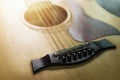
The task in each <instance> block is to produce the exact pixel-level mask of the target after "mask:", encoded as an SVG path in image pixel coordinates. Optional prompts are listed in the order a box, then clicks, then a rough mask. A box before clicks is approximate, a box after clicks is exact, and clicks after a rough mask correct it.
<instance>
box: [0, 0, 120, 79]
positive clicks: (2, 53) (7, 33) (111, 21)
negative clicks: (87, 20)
mask: <svg viewBox="0 0 120 80" xmlns="http://www.w3.org/2000/svg"><path fill="white" fill-rule="evenodd" d="M34 1H35V0H30V1H29V0H19V1H18V0H12V1H11V0H1V1H0V80H119V79H120V76H119V74H120V71H119V68H120V64H119V61H120V54H119V52H120V41H119V40H120V37H119V35H114V36H105V37H101V38H98V39H95V40H94V41H90V42H93V43H94V42H99V41H101V40H103V39H106V40H108V41H109V42H110V43H112V44H114V45H115V46H116V49H109V50H105V51H102V52H100V54H101V55H99V56H97V57H95V58H94V59H93V58H92V60H88V61H86V62H84V63H83V64H82V65H81V64H79V62H80V61H81V60H82V61H84V59H86V58H89V57H93V55H94V54H98V53H96V52H95V50H94V49H93V48H89V47H88V48H87V50H88V51H93V53H92V54H91V53H89V54H88V53H87V54H83V56H84V58H78V57H80V54H79V52H78V53H77V58H76V54H74V53H70V54H68V52H69V51H70V52H71V51H74V50H75V49H76V47H77V48H81V47H80V46H81V45H87V44H89V42H88V43H87V42H84V43H83V42H82V43H81V42H79V41H80V40H77V39H75V38H74V37H73V36H71V34H69V31H68V29H69V26H70V25H71V24H72V21H73V17H72V16H73V15H72V14H70V13H68V11H69V10H70V9H69V8H67V9H66V7H62V8H61V7H59V6H51V5H50V4H51V3H47V4H48V5H49V6H50V8H47V6H44V7H42V6H43V5H41V7H40V8H41V10H43V8H46V9H47V10H49V12H44V10H43V12H44V13H42V12H40V11H39V14H40V15H44V16H47V17H49V16H51V17H52V16H56V17H52V20H51V18H47V19H46V18H45V17H43V16H40V15H38V16H36V15H34V12H36V14H38V12H37V8H38V7H37V6H39V5H35V7H34V6H33V7H32V8H33V9H34V10H35V11H34V12H33V11H32V9H29V8H30V7H31V6H30V4H31V3H33V2H34ZM52 1H53V3H54V4H58V5H59V0H58V2H57V1H55V0H52ZM61 1H62V0H61ZM63 1H65V0H63ZM76 1H77V2H78V3H79V4H80V5H81V7H82V8H83V10H84V13H85V14H86V15H88V16H89V17H91V18H92V19H95V20H98V21H101V22H104V23H105V24H106V25H111V26H112V27H113V28H115V29H117V30H118V31H120V18H119V17H117V16H115V15H113V14H111V13H109V12H108V11H106V10H105V9H104V8H102V7H101V6H100V5H99V4H98V3H97V2H96V0H76ZM34 4H35V3H34ZM53 7H54V8H55V9H56V10H59V11H58V14H56V13H55V11H54V10H53ZM25 11H26V13H25ZM29 13H30V14H29ZM45 13H46V14H45ZM48 13H49V14H50V15H48ZM53 13H54V14H53ZM59 13H63V14H60V15H62V16H58V15H59ZM32 14H33V15H32ZM31 15H32V16H31ZM68 15H69V17H68ZM31 17H32V18H31ZM34 19H35V20H34ZM46 20H47V21H46ZM56 20H57V21H56ZM40 21H43V22H41V23H40ZM45 21H46V22H45ZM63 21H64V22H63ZM59 24H60V25H59ZM76 25H77V24H76ZM38 26H39V27H38ZM41 26H42V27H41ZM53 26H54V27H53ZM96 33H97V32H96ZM106 40H105V42H106ZM103 41H104V40H103ZM92 45H93V44H92ZM105 45H106V44H105ZM105 45H104V46H105ZM114 45H112V47H115V46H114ZM61 50H62V51H61ZM57 51H60V52H61V53H60V52H57ZM66 51H68V52H67V53H66ZM83 52H84V50H83ZM56 53H57V54H56ZM64 53H65V56H64V55H63V54H64ZM46 55H49V59H50V60H51V59H56V58H57V60H58V62H59V61H61V62H59V64H60V65H59V64H54V65H52V66H51V65H50V66H51V67H47V68H44V69H41V70H40V72H39V73H37V74H33V68H34V66H33V67H32V64H31V61H34V60H36V59H40V58H43V57H44V56H46ZM53 55H54V56H55V58H51V56H52V57H53ZM78 55H79V56H78ZM66 56H67V57H66ZM70 56H72V57H70ZM73 56H74V57H73ZM86 56H87V57H86ZM73 62H74V63H77V64H76V65H73V64H72V65H69V66H66V64H67V63H70V64H71V63H73ZM33 63H34V62H33ZM80 63H81V62H80ZM61 64H65V65H62V66H61ZM56 66H57V67H56Z"/></svg>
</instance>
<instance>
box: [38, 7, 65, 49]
mask: <svg viewBox="0 0 120 80" xmlns="http://www.w3.org/2000/svg"><path fill="white" fill-rule="evenodd" d="M46 6H48V5H46ZM38 7H39V6H38ZM48 7H50V6H48ZM48 12H49V13H48ZM44 13H45V14H46V15H47V16H48V17H49V19H50V20H51V21H52V24H53V25H55V22H54V20H53V19H52V17H51V16H50V13H51V12H50V11H49V9H47V8H46V11H45V10H44ZM45 17H46V16H45ZM46 18H47V17H46ZM50 27H51V26H50ZM51 29H52V30H53V33H54V35H55V37H56V38H57V40H58V42H60V45H61V46H62V48H65V46H64V45H63V44H62V41H61V40H60V38H59V37H58V36H57V34H56V32H55V30H54V28H53V27H51Z"/></svg>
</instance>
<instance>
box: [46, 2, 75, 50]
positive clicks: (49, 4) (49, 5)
mask: <svg viewBox="0 0 120 80" xmlns="http://www.w3.org/2000/svg"><path fill="white" fill-rule="evenodd" d="M46 5H47V6H48V7H51V8H52V9H53V10H54V12H55V13H56V14H58V13H57V12H59V10H58V9H56V7H54V6H51V2H50V1H49V3H48V4H46ZM48 11H49V13H50V14H51V11H50V10H48ZM56 11H57V12H56ZM60 14H62V13H61V12H60ZM63 16H64V15H63V14H62V16H59V18H57V19H56V20H57V21H58V22H59V20H60V21H62V18H63ZM57 17H58V16H57ZM55 18H56V17H55ZM51 19H52V18H51ZM63 19H64V18H63ZM52 21H54V20H52ZM54 24H55V22H54ZM60 29H61V30H62V31H64V29H63V28H62V27H60ZM56 30H58V28H56ZM58 31H59V30H58ZM60 35H61V37H62V38H63V39H64V42H66V43H67V46H69V47H71V45H70V44H69V43H68V41H67V40H66V38H65V37H64V36H63V34H62V33H61V32H60ZM61 43H62V42H61ZM72 44H74V43H73V42H72ZM64 48H65V47H64Z"/></svg>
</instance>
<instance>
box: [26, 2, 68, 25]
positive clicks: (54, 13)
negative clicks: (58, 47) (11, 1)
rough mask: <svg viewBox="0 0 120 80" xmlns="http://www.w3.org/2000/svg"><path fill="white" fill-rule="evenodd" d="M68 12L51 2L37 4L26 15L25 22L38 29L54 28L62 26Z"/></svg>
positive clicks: (31, 6) (29, 8)
mask: <svg viewBox="0 0 120 80" xmlns="http://www.w3.org/2000/svg"><path fill="white" fill-rule="evenodd" d="M67 16H68V14H67V11H66V10H65V9H64V8H62V7H60V6H57V5H53V4H52V3H51V2H48V1H44V2H36V3H33V4H32V5H30V6H29V7H28V9H27V10H26V11H25V13H24V18H25V20H26V21H27V22H28V23H30V24H32V25H35V26H38V27H52V26H56V25H59V24H61V23H62V22H64V21H65V20H66V18H67Z"/></svg>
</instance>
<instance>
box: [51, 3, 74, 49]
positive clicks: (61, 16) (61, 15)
mask: <svg viewBox="0 0 120 80" xmlns="http://www.w3.org/2000/svg"><path fill="white" fill-rule="evenodd" d="M49 5H50V4H49ZM54 9H55V10H56V11H57V12H56V11H55V12H56V14H57V13H59V14H60V17H59V20H62V18H63V16H64V15H63V14H62V12H61V11H59V10H58V9H57V8H56V7H54ZM57 20H58V19H57ZM60 29H61V30H63V31H64V29H63V27H61V28H60ZM65 33H66V32H65ZM61 34H62V33H61ZM63 38H64V40H65V41H66V43H67V44H68V45H69V46H70V47H71V45H70V44H69V42H68V39H66V38H65V36H63ZM70 40H71V43H72V46H74V45H75V43H74V42H73V40H72V39H70Z"/></svg>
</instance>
